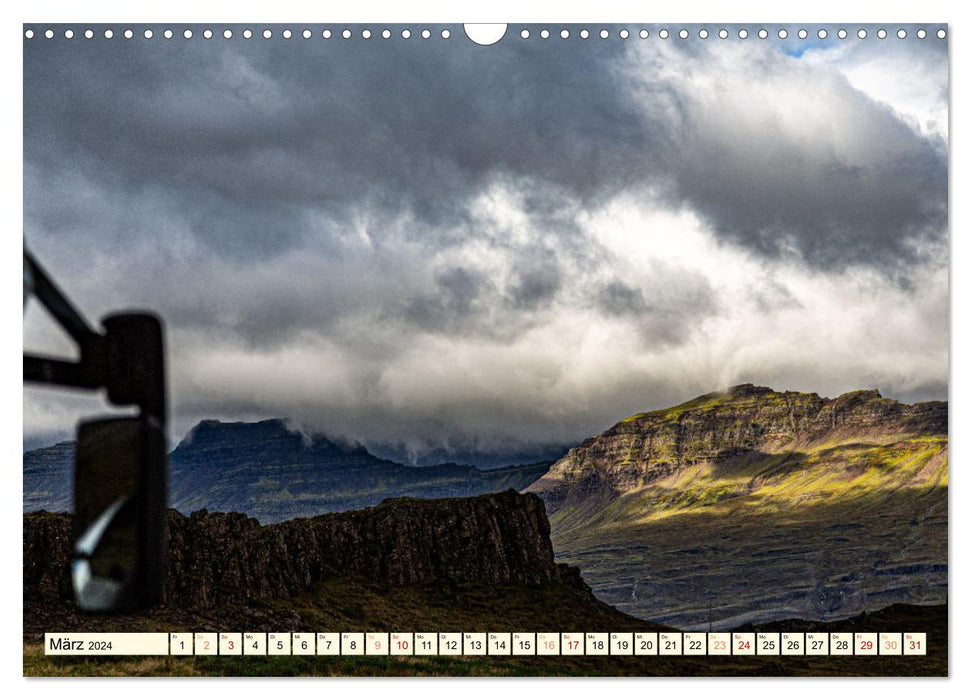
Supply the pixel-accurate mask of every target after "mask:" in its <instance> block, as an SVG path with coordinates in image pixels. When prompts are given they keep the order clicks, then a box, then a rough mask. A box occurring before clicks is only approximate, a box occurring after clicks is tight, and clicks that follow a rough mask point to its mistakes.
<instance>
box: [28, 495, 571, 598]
mask: <svg viewBox="0 0 971 700" xmlns="http://www.w3.org/2000/svg"><path fill="white" fill-rule="evenodd" d="M549 534H550V529H549V522H548V521H547V519H546V513H545V510H544V507H543V503H542V501H541V500H540V499H539V498H537V497H536V496H533V495H521V494H517V493H515V492H513V491H507V492H504V493H499V494H491V495H486V496H480V497H477V498H468V499H441V500H429V501H419V500H413V499H393V500H388V501H386V502H384V503H382V504H381V505H378V506H376V507H373V508H367V509H365V510H361V511H355V512H347V513H339V514H338V513H333V514H327V515H322V516H319V517H316V518H311V519H298V520H293V521H289V522H285V523H279V524H275V525H264V526H261V525H260V524H259V523H258V522H257V521H256V520H254V519H253V518H248V517H246V516H245V515H242V514H239V513H207V512H205V511H201V512H197V513H193V514H192V515H191V516H184V515H181V514H180V513H177V512H175V511H170V512H169V559H168V567H169V568H168V576H167V601H168V602H167V605H168V606H169V607H173V606H177V607H182V608H187V609H206V608H212V607H214V606H217V605H221V604H225V603H233V602H246V601H251V600H253V599H258V598H279V597H287V596H293V595H296V594H299V593H301V592H303V591H306V590H308V589H309V588H311V587H312V586H313V585H314V584H315V583H318V582H320V581H323V580H325V579H327V578H331V577H348V576H349V577H354V578H357V579H362V580H365V581H369V582H374V583H379V584H383V585H387V586H405V585H410V584H423V583H431V582H436V581H449V582H459V583H487V584H525V585H540V584H543V583H551V582H559V583H566V584H568V585H571V586H575V587H578V588H583V583H582V580H581V579H580V578H579V575H578V573H577V572H576V570H575V569H571V568H569V567H566V566H565V565H557V564H555V563H554V561H553V549H552V545H551V544H550V539H549ZM70 545H71V543H70V516H66V515H52V514H47V513H40V514H31V515H26V516H24V598H25V600H27V601H31V602H34V603H36V602H39V601H43V600H44V599H56V600H66V599H68V598H70V595H71V593H70V583H69V580H68V577H67V564H68V557H69V554H70Z"/></svg>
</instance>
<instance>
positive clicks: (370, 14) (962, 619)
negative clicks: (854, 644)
mask: <svg viewBox="0 0 971 700" xmlns="http://www.w3.org/2000/svg"><path fill="white" fill-rule="evenodd" d="M956 5H957V3H951V2H948V1H947V0H921V2H919V3H917V2H913V1H911V2H901V1H899V0H888V1H886V2H883V3H879V5H877V6H876V9H875V10H873V9H869V8H868V11H867V10H862V9H861V6H859V5H855V4H853V3H847V2H845V0H816V1H815V2H813V3H812V4H811V5H808V4H807V5H803V6H800V7H795V6H794V5H793V4H792V3H777V2H768V1H767V0H758V1H757V2H756V1H750V0H737V1H736V2H734V3H731V4H730V5H725V4H724V3H721V2H713V1H712V0H699V1H697V2H694V3H669V4H668V5H667V6H659V4H657V3H649V4H645V3H633V2H617V1H616V0H598V2H596V3H595V4H594V5H592V6H578V5H572V6H571V5H569V4H563V3H559V2H558V3H555V4H553V3H550V4H549V5H539V6H537V5H532V6H527V5H526V4H525V3H522V2H521V0H519V1H516V0H494V1H493V2H489V3H488V4H484V3H483V4H481V5H479V9H477V10H476V9H474V8H472V7H470V6H468V5H466V6H460V5H457V4H453V3H446V2H441V1H438V2H430V3H428V2H420V1H413V2H410V3H407V4H400V3H397V4H392V3H390V2H388V1H387V0H381V1H379V2H372V3H370V4H367V5H362V4H360V3H353V4H348V5H346V6H344V7H340V6H336V5H327V6H321V5H320V4H319V3H310V2H292V1H289V0H276V1H275V2H273V3H267V5H266V7H265V8H264V9H262V10H260V11H255V10H253V9H251V8H248V7H246V6H244V5H242V4H238V3H229V2H217V3H213V4H212V5H211V6H206V5H205V4H203V3H199V2H191V3H190V2H186V0H170V1H169V2H166V3H165V4H164V5H163V4H161V3H159V4H157V5H149V4H141V5H139V4H130V3H128V2H118V1H114V2H96V1H95V0H89V1H88V2H86V3H84V4H83V5H79V4H77V3H69V2H65V0H48V2H46V3H43V4H42V5H34V6H27V7H26V8H25V7H24V6H21V5H17V6H15V7H14V8H13V9H9V8H4V9H3V10H0V11H2V12H3V17H4V20H5V21H4V22H2V23H0V27H2V28H3V33H2V36H3V39H4V41H3V42H0V51H3V52H4V58H5V59H6V60H5V61H4V65H5V66H6V68H5V69H4V73H3V75H4V87H5V88H6V93H5V94H7V95H16V96H18V97H17V99H19V95H20V90H21V88H22V80H21V74H20V72H19V70H18V69H17V67H18V66H19V65H20V63H19V62H20V56H21V53H20V44H19V41H14V40H13V38H12V37H13V35H15V34H16V35H18V36H19V25H20V24H21V23H23V22H26V21H70V20H72V19H77V18H79V17H80V16H81V15H83V16H84V19H86V20H90V21H103V20H109V21H126V22H129V21H130V22H157V21H160V20H161V21H166V20H168V21H176V20H178V21H212V20H213V19H214V18H219V19H220V20H224V21H232V19H233V18H234V17H235V18H245V19H246V20H248V21H254V20H263V21H268V22H269V21H283V20H287V19H293V18H301V19H303V18H319V19H325V20H327V21H352V20H356V21H366V20H369V19H381V20H383V21H389V20H390V21H401V20H414V19H417V18H422V19H426V20H428V21H431V20H436V21H468V20H473V21H493V22H494V21H510V22H516V21H520V22H522V21H530V20H550V19H551V18H553V17H555V18H556V19H557V20H559V21H568V22H571V21H589V20H591V19H595V20H597V21H604V22H610V21H630V20H635V19H643V20H644V21H650V22H658V21H672V20H673V21H685V22H690V21H724V22H738V21H745V20H752V19H758V20H761V21H765V22H773V21H789V20H792V19H804V18H807V16H809V15H811V16H812V18H820V20H821V21H827V22H828V21H846V22H870V21H873V20H879V21H887V22H892V21H899V22H910V21H912V20H913V19H915V17H916V18H918V19H924V18H927V19H932V20H935V21H951V22H952V23H954V24H952V27H951V29H950V31H951V35H952V37H954V38H955V40H954V41H951V43H950V50H951V71H952V73H951V77H952V83H951V91H952V102H951V115H952V117H951V121H952V124H953V122H954V118H953V115H955V114H966V113H967V111H969V110H971V108H969V107H968V101H967V90H966V88H964V87H963V85H964V84H966V77H967V73H961V72H960V69H959V66H961V65H965V66H966V65H969V63H968V58H967V53H968V51H967V50H966V49H965V48H964V46H963V43H964V41H965V39H964V35H966V34H971V25H969V24H965V23H963V16H959V14H958V13H957V12H956V11H955V8H956ZM554 8H555V9H554ZM28 13H29V14H28ZM402 13H406V14H405V15H404V16H403V15H402ZM960 55H964V56H965V58H964V59H959V56H960ZM11 67H13V68H11ZM959 81H960V82H959ZM9 111H10V112H14V111H15V110H9ZM11 121H16V119H13V118H11V117H10V116H9V115H7V116H6V117H4V121H3V125H4V128H3V132H4V133H3V148H4V151H3V156H5V157H4V158H3V159H2V161H3V162H4V163H5V164H6V165H8V166H11V165H13V166H16V167H13V168H10V167H8V170H7V171H5V172H6V173H7V177H5V178H4V179H3V182H4V189H3V197H4V204H5V205H7V206H5V207H4V208H3V211H4V212H5V213H7V214H8V215H9V220H8V227H7V234H6V235H5V236H2V237H0V241H2V243H0V245H3V250H2V254H0V260H4V261H6V262H4V264H5V265H7V267H6V268H4V274H2V275H0V285H3V288H2V292H0V299H2V300H3V302H2V304H3V306H2V308H3V310H4V313H3V317H2V319H3V321H4V322H5V323H6V324H7V326H8V327H13V326H11V325H10V324H11V323H12V322H15V320H16V319H19V318H20V315H21V313H22V310H21V308H20V307H21V305H20V302H19V301H18V299H19V298H20V295H21V289H20V282H18V281H17V279H16V278H14V276H13V275H10V274H9V272H10V269H8V268H11V267H12V266H13V265H14V264H19V263H18V262H17V259H18V257H19V256H18V254H17V252H16V251H17V249H18V247H19V245H20V238H19V236H18V235H17V232H18V231H20V230H22V218H21V217H22V203H21V200H20V198H19V194H18V192H19V188H18V183H19V182H20V181H21V171H20V167H21V165H20V164H21V160H20V158H21V154H22V138H21V135H22V130H21V129H20V127H19V122H17V124H15V125H14V126H13V128H11V124H10V122H11ZM951 133H952V134H953V131H952V132H951ZM969 141H971V139H969V138H968V137H967V136H965V135H964V134H963V133H960V132H959V139H958V141H957V142H956V145H955V146H954V147H952V152H951V173H952V177H951V193H952V195H953V193H954V192H955V191H956V188H955V186H954V182H955V180H957V179H958V178H959V177H960V182H963V183H964V185H962V190H964V189H966V187H967V186H968V183H967V180H968V177H967V176H966V173H967V164H968V163H971V160H969V157H971V152H969V148H968V146H967V144H968V143H969ZM952 143H953V142H952ZM11 169H12V170H14V171H15V172H14V174H13V175H11V174H10V173H9V170H11ZM11 190H15V192H14V193H11ZM950 201H951V208H952V212H951V220H950V224H951V231H952V234H953V232H957V231H962V230H964V228H965V227H964V226H962V225H961V224H963V223H965V222H966V220H967V218H968V217H967V215H966V214H965V212H964V209H963V207H964V206H967V205H964V204H963V202H961V201H960V200H958V199H957V198H955V197H953V196H952V197H951V198H950ZM952 241H953V243H952V269H955V270H957V269H960V270H961V272H962V273H966V272H967V271H968V269H969V264H971V260H969V257H968V250H969V246H968V245H967V243H961V242H959V241H958V240H957V236H954V235H952ZM951 279H952V283H951V284H952V287H951V293H952V296H951V303H952V313H951V317H952V327H951V339H952V340H951V343H952V346H951V357H954V358H956V357H965V358H967V357H971V342H969V336H968V330H967V322H966V321H965V322H964V323H961V324H959V323H958V322H957V316H956V314H955V313H954V309H955V308H958V307H960V308H963V309H964V310H965V311H967V306H968V298H969V292H968V289H969V287H971V284H969V282H966V281H964V280H963V279H960V277H959V276H958V275H954V274H952V277H951ZM17 322H19V321H17ZM10 336H14V337H13V338H11V337H10ZM19 345H20V343H19V342H17V340H16V334H15V333H10V334H9V336H8V337H7V338H5V340H4V341H3V342H2V343H0V347H2V348H3V353H4V356H3V361H2V366H4V367H7V368H11V367H15V366H17V365H16V364H15V363H16V362H19V360H18V359H17V358H16V357H15V356H14V353H15V352H16V353H18V354H19V353H20V352H21V348H20V347H19ZM968 377H969V372H968V370H967V369H966V368H964V367H962V366H961V365H959V364H958V363H954V364H952V376H951V396H950V400H951V402H952V403H951V405H950V406H949V408H950V410H951V411H952V412H951V416H952V425H959V424H962V423H961V422H959V421H965V420H966V419H967V414H966V411H964V410H963V408H962V406H966V405H967V403H966V402H967V401H969V400H971V399H969V380H968ZM0 381H2V382H3V384H2V387H3V392H2V394H0V395H3V396H5V397H7V399H6V402H5V403H4V405H3V407H4V415H5V416H6V417H8V418H12V420H7V421H4V423H3V428H2V435H3V438H2V445H3V455H4V456H6V457H8V458H9V457H12V456H14V454H15V453H14V449H16V450H17V453H16V454H18V455H19V454H20V437H19V436H18V435H16V434H15V432H14V431H15V430H19V426H21V425H22V421H21V420H17V419H16V417H17V416H19V415H20V412H21V410H22V404H21V403H20V397H21V396H22V389H21V388H20V387H21V384H20V379H19V378H17V377H16V376H15V375H14V374H13V372H10V371H7V372H5V373H3V375H2V378H0ZM955 409H957V412H955ZM956 436H957V437H958V440H959V454H963V453H964V447H963V441H962V439H961V437H960V435H956ZM6 461H7V462H8V463H10V464H15V463H16V462H15V461H14V460H11V459H7V460H6ZM8 478H15V477H10V475H9V474H8ZM959 483H960V482H959ZM960 488H961V490H960V494H961V502H962V504H964V505H967V504H968V491H967V487H964V486H961V487H960ZM3 493H4V494H5V496H4V497H5V498H6V501H5V502H4V507H3V508H0V514H2V515H3V517H4V518H5V522H4V525H5V526H4V527H3V529H2V531H3V532H4V533H5V539H4V544H5V547H4V550H3V551H4V552H5V553H7V555H8V556H11V554H10V553H13V554H12V556H13V558H14V559H15V560H19V561H21V566H22V548H21V542H20V540H21V535H20V533H21V530H22V518H21V510H22V504H21V494H20V493H19V492H18V489H16V488H8V489H3ZM965 512H966V509H965V508H962V507H958V504H957V499H956V497H954V496H953V492H952V500H951V507H950V508H949V522H950V533H949V536H950V539H949V542H955V541H964V539H965V537H964V536H965V535H967V534H968V526H967V518H966V515H965ZM959 554H961V552H960V551H959V550H958V549H957V548H951V550H950V556H949V562H948V563H949V571H950V581H951V582H954V581H958V580H960V581H967V580H968V577H967V576H966V575H965V574H966V573H967V555H966V554H961V556H960V558H959V556H958V555H959ZM3 592H4V593H5V594H6V595H4V596H3V599H4V600H5V601H7V605H8V606H9V607H10V608H15V607H16V609H13V610H7V611H6V612H7V613H8V614H7V617H8V619H12V620H14V621H18V622H16V623H15V624H14V625H12V626H13V627H15V631H16V634H14V631H13V630H12V631H11V632H10V633H9V634H7V635H4V642H3V643H4V644H5V645H6V646H7V648H5V649H4V652H5V653H4V654H3V655H2V657H0V659H2V664H3V667H2V668H3V676H2V677H3V679H4V680H11V679H15V678H16V677H19V678H20V680H19V682H20V683H28V682H29V683H30V687H29V689H28V688H26V687H23V686H21V687H20V688H19V689H18V690H20V691H21V692H29V693H30V695H31V696H32V697H35V698H41V699H43V698H57V699H58V700H61V699H62V698H63V696H64V694H65V692H66V690H69V689H66V686H69V685H73V683H75V682H76V681H75V680H71V679H62V680H60V681H58V682H56V683H54V682H48V683H45V682H43V681H39V682H38V681H28V680H26V679H24V678H23V677H22V653H23V649H22V642H21V640H22V623H23V621H22V608H21V607H20V606H19V605H17V603H18V601H20V600H21V595H22V584H21V581H20V577H19V576H11V577H9V580H6V581H4V583H3ZM950 614H951V623H950V625H949V628H950V629H951V630H957V629H968V628H969V625H968V624H966V623H967V622H968V615H967V605H966V604H965V603H964V602H963V601H962V600H960V599H958V597H957V596H954V595H952V596H951V600H950ZM949 641H950V659H951V667H950V673H951V674H952V680H951V682H948V683H941V682H939V681H930V682H928V681H920V680H913V679H875V680H872V681H867V685H866V686H862V685H861V683H860V682H859V681H852V680H842V679H827V680H824V681H822V680H821V681H817V682H810V683H799V682H793V681H789V680H785V679H782V680H738V679H733V680H732V681H731V682H730V683H729V684H727V685H723V684H720V681H721V680H723V679H720V678H717V679H652V680H651V681H650V682H651V683H652V685H651V686H649V688H650V690H651V692H655V691H657V690H660V688H662V687H663V688H665V689H666V690H665V691H664V692H675V691H676V690H677V691H679V692H683V691H684V690H685V689H686V688H687V687H688V686H686V685H685V684H686V683H687V684H689V685H690V686H692V687H696V688H707V689H708V690H710V691H711V692H715V691H716V688H717V692H718V693H719V695H720V696H721V697H725V696H728V697H746V698H749V697H753V696H754V697H759V696H766V697H768V696H774V697H777V696H778V693H779V692H784V693H785V695H786V698H787V700H801V698H807V699H808V698H812V699H813V700H817V698H818V695H819V693H820V692H825V693H827V694H830V693H833V692H834V691H837V690H838V689H839V690H845V691H854V692H859V691H860V690H861V689H863V688H864V687H865V688H866V689H867V690H866V691H865V692H870V690H869V689H870V688H872V687H873V686H872V685H871V684H875V685H876V686H878V687H879V688H880V691H879V692H880V695H881V700H890V699H892V698H907V699H908V700H911V699H912V698H913V697H914V696H915V694H918V693H923V692H926V691H925V690H923V688H924V687H925V686H927V687H929V689H930V692H932V693H934V696H935V700H937V698H941V697H957V696H958V695H957V687H958V683H957V682H956V681H955V679H956V678H961V679H963V680H967V679H968V678H969V676H971V671H969V670H968V669H967V668H966V667H964V668H962V666H961V664H959V663H957V661H958V660H959V659H962V658H967V657H968V655H969V652H971V639H969V640H967V641H966V640H965V638H964V637H962V636H961V635H958V634H954V633H952V634H951V639H950V640H949ZM965 666H966V665H965ZM222 680H223V682H224V683H229V684H230V685H231V686H232V688H233V690H232V692H233V694H234V697H236V698H239V699H240V700H246V699H248V698H260V700H264V698H265V697H266V694H267V693H268V692H272V691H271V690H270V687H271V685H274V686H275V685H276V684H277V683H283V682H284V681H266V682H258V683H247V682H245V681H244V680H243V679H222ZM480 680H481V679H475V680H473V679H428V680H425V679H408V680H407V681H405V680H401V681H390V682H386V683H384V684H383V685H382V687H384V688H388V689H389V690H390V689H391V688H402V689H404V692H407V693H413V692H416V691H418V690H419V688H420V692H421V694H422V696H423V700H424V699H426V698H427V699H428V700H431V699H432V698H448V699H449V700H454V695H455V694H456V693H461V695H462V697H463V700H478V699H479V698H489V700H494V697H493V696H494V694H495V692H496V690H497V686H493V685H492V684H490V683H481V682H478V681H480ZM572 680H573V679H570V681H572ZM16 682H17V681H16V680H15V684H16ZM329 682H336V683H342V681H340V680H336V679H330V680H329ZM84 683H85V686H86V688H91V689H94V690H95V692H97V693H98V694H99V697H108V696H111V695H112V694H113V693H118V692H119V691H121V692H122V693H126V694H130V693H131V692H132V690H133V689H134V686H133V685H130V684H131V683H132V681H126V680H125V679H111V680H105V679H84ZM416 683H417V684H418V685H415V684H416ZM546 683H548V684H549V685H550V686H553V687H555V690H556V692H557V694H558V696H559V698H558V700H564V699H565V700H571V699H572V698H577V699H579V698H581V697H582V698H584V700H589V697H590V696H591V694H593V695H597V694H600V693H603V692H608V693H609V692H617V691H619V690H621V687H624V688H627V689H628V690H633V689H635V688H636V689H642V688H647V687H648V686H641V685H639V684H638V681H636V680H626V679H609V680H589V681H588V680H584V681H583V682H579V683H573V682H569V681H566V680H562V679H550V680H547V681H546ZM658 683H659V684H660V686H658V685H656V684H658ZM716 683H719V685H718V686H716V685H715V684H716ZM929 683H933V685H929ZM919 686H920V688H919ZM284 687H289V688H290V689H293V688H294V686H293V685H289V686H284ZM352 687H353V686H346V688H347V689H348V690H350V689H351V688H352ZM510 687H514V688H516V689H517V690H518V691H519V692H523V693H525V692H530V693H535V692H536V689H537V688H538V687H539V686H538V685H537V684H536V681H535V680H534V679H529V680H525V679H523V680H520V679H514V680H509V681H508V683H506V682H504V686H503V692H508V689H509V688H510ZM183 688H192V689H193V690H206V689H207V690H209V691H211V690H212V685H211V684H210V683H209V679H205V680H204V681H199V680H194V679H184V680H183V681H182V682H180V684H179V689H180V690H181V689H183ZM328 688H330V686H328ZM300 689H301V690H306V688H304V687H302V685H301V687H300ZM171 690H172V687H171V686H163V685H162V684H161V683H158V682H149V683H140V684H139V685H138V687H137V692H138V693H139V695H140V696H141V697H144V698H145V700H152V699H154V698H162V697H166V698H167V697H169V695H170V693H171Z"/></svg>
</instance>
